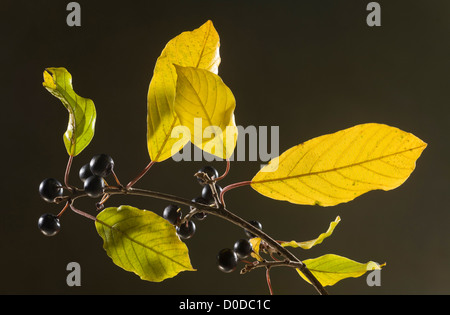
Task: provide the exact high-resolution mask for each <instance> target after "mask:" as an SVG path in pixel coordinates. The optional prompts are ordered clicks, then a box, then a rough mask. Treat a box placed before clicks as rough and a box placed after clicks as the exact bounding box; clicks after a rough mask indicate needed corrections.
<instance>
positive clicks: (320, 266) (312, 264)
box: [296, 254, 385, 286]
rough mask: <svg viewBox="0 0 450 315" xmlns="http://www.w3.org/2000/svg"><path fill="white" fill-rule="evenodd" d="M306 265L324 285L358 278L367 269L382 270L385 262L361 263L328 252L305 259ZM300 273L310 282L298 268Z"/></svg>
mask: <svg viewBox="0 0 450 315" xmlns="http://www.w3.org/2000/svg"><path fill="white" fill-rule="evenodd" d="M303 263H304V264H305V265H306V267H307V268H308V269H309V270H310V271H311V273H312V274H313V275H314V276H315V277H316V279H317V280H318V281H319V282H320V283H321V284H322V285H323V286H332V285H334V284H336V283H337V282H339V281H341V280H343V279H346V278H357V277H360V276H362V275H364V274H365V273H366V272H367V271H371V270H376V269H377V270H380V269H381V268H382V267H383V266H385V264H382V265H379V264H377V263H376V262H373V261H369V262H367V263H359V262H356V261H354V260H351V259H348V258H345V257H342V256H339V255H334V254H326V255H323V256H320V257H317V258H313V259H306V260H304V261H303ZM296 270H297V272H298V274H299V275H300V276H301V277H302V278H303V279H304V280H305V281H307V282H308V283H309V280H308V279H307V278H306V277H305V276H304V275H303V274H302V273H301V271H300V270H298V269H296Z"/></svg>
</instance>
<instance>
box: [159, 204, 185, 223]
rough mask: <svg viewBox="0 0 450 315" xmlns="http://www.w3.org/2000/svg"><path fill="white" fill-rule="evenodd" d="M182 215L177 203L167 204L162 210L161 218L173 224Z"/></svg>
mask: <svg viewBox="0 0 450 315" xmlns="http://www.w3.org/2000/svg"><path fill="white" fill-rule="evenodd" d="M182 215H183V214H182V213H181V210H180V207H178V206H177V205H168V206H167V207H165V208H164V211H163V218H164V219H166V220H167V221H169V222H170V224H174V225H175V224H176V223H177V222H178V220H180V219H181V216H182Z"/></svg>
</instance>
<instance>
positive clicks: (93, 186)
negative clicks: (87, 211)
mask: <svg viewBox="0 0 450 315" xmlns="http://www.w3.org/2000/svg"><path fill="white" fill-rule="evenodd" d="M104 189H105V182H104V180H103V177H100V176H96V175H92V176H90V177H88V178H87V179H86V180H85V181H84V191H85V192H86V194H87V195H88V196H89V197H92V198H97V197H100V196H101V195H103V190H104Z"/></svg>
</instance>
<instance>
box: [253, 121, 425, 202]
mask: <svg viewBox="0 0 450 315" xmlns="http://www.w3.org/2000/svg"><path fill="white" fill-rule="evenodd" d="M426 146H427V145H426V143H425V142H423V141H422V140H420V139H419V138H417V137H416V136H414V135H413V134H410V133H407V132H404V131H402V130H400V129H398V128H395V127H390V126H387V125H383V124H376V123H369V124H362V125H356V126H354V127H351V128H348V129H344V130H341V131H338V132H336V133H333V134H329V135H324V136H321V137H317V138H314V139H312V140H309V141H307V142H305V143H303V144H300V145H297V146H295V147H293V148H291V149H289V150H287V151H285V152H284V153H283V154H281V155H280V156H279V157H277V158H275V159H273V160H272V161H271V162H270V163H269V164H268V165H266V166H265V167H264V168H262V169H261V170H260V171H259V172H258V173H257V174H256V175H255V177H254V178H253V179H252V181H251V186H252V187H253V188H254V189H255V190H256V191H258V192H259V193H261V194H262V195H264V196H267V197H270V198H273V199H277V200H286V201H289V202H292V203H296V204H305V205H320V206H334V205H337V204H340V203H344V202H348V201H351V200H353V199H355V198H356V197H358V196H360V195H362V194H364V193H366V192H368V191H371V190H376V189H381V190H386V191H387V190H391V189H394V188H397V187H398V186H400V185H401V184H402V183H404V182H405V181H406V179H407V178H408V177H409V176H410V174H411V173H412V172H413V170H414V168H415V166H416V160H417V159H418V158H419V157H420V155H421V153H422V151H423V150H424V149H425V147H426Z"/></svg>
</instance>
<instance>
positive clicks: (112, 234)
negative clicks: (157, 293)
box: [95, 206, 194, 282]
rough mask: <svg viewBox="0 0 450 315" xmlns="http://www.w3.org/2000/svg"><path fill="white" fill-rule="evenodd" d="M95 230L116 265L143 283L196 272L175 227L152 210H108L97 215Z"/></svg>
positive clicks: (112, 208)
mask: <svg viewBox="0 0 450 315" xmlns="http://www.w3.org/2000/svg"><path fill="white" fill-rule="evenodd" d="M95 227H96V229H97V232H98V234H99V235H100V236H101V237H102V238H103V241H104V243H103V248H104V249H105V250H106V252H107V254H108V256H109V257H111V259H112V260H113V262H114V263H115V264H116V265H118V266H119V267H121V268H123V269H125V270H127V271H130V272H134V273H135V274H137V275H138V276H139V277H140V278H141V279H142V280H147V281H153V282H160V281H163V280H164V279H167V278H171V277H174V276H175V275H177V274H178V273H180V272H181V271H193V270H194V269H193V268H192V266H191V262H190V259H189V255H188V249H187V247H186V244H185V243H183V242H182V241H181V240H180V239H179V238H178V236H177V234H176V230H175V227H174V226H173V225H171V224H170V223H169V222H168V221H167V220H165V219H163V218H162V217H160V216H158V215H157V214H155V213H153V212H151V211H147V210H140V209H137V208H134V207H130V206H120V207H118V208H116V207H111V208H107V209H104V210H103V211H102V212H100V213H99V214H98V215H97V218H96V221H95Z"/></svg>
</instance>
